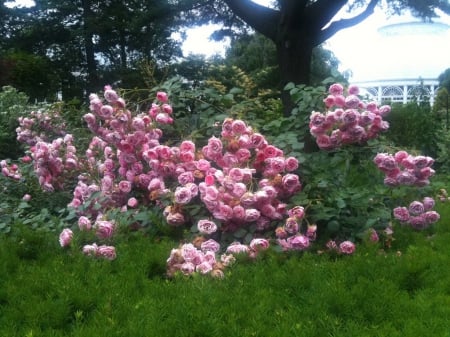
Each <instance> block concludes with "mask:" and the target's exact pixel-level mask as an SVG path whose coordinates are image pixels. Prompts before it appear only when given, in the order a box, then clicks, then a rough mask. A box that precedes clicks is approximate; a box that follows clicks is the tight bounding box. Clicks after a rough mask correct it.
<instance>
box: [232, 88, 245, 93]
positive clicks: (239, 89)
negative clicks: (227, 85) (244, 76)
mask: <svg viewBox="0 0 450 337" xmlns="http://www.w3.org/2000/svg"><path fill="white" fill-rule="evenodd" d="M243 92H244V90H243V89H241V88H236V87H235V88H231V90H230V94H242V93H243Z"/></svg>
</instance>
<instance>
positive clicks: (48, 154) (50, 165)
mask: <svg viewBox="0 0 450 337" xmlns="http://www.w3.org/2000/svg"><path fill="white" fill-rule="evenodd" d="M30 151H31V158H32V159H33V165H34V172H35V173H36V175H37V176H38V180H39V185H40V186H41V187H42V189H43V190H44V191H49V192H52V191H54V190H63V188H64V182H65V180H66V179H67V177H69V176H70V172H74V171H77V170H78V167H79V162H78V157H77V155H76V152H77V150H76V148H75V146H74V145H73V137H72V135H70V134H66V135H65V136H64V138H57V139H55V140H53V141H52V142H51V143H48V142H45V141H38V142H37V143H36V144H35V145H33V146H32V147H31V148H30Z"/></svg>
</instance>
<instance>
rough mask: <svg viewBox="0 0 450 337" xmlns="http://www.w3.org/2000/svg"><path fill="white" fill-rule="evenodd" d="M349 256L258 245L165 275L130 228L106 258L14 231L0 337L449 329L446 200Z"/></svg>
mask: <svg viewBox="0 0 450 337" xmlns="http://www.w3.org/2000/svg"><path fill="white" fill-rule="evenodd" d="M438 210H439V212H440V213H441V220H440V221H439V222H438V223H437V224H436V225H435V226H434V227H433V228H431V229H429V230H427V231H425V232H414V231H411V230H410V229H408V228H402V227H400V226H396V227H395V228H394V230H395V238H396V240H395V241H394V242H393V244H392V247H391V248H390V249H385V250H382V249H381V247H380V246H378V245H377V244H366V245H359V246H358V248H357V251H356V253H355V254H354V255H352V256H331V255H330V254H328V253H327V254H319V253H317V251H316V250H314V249H313V250H311V251H309V252H303V253H301V252H290V253H289V254H283V253H277V252H272V251H270V252H267V253H266V254H262V255H261V256H259V257H258V258H257V260H256V261H250V260H248V259H244V258H242V259H238V261H237V262H236V263H235V265H234V266H233V267H232V268H229V269H227V270H226V273H225V278H224V279H214V278H211V277H209V276H200V275H194V277H184V276H177V277H175V278H172V279H169V278H167V277H166V276H165V267H166V266H165V260H166V259H167V256H168V254H169V252H170V249H171V248H172V247H174V246H175V245H176V243H175V242H173V241H171V240H169V239H157V238H152V237H148V236H144V235H141V234H139V233H135V234H133V235H128V236H123V237H121V238H118V239H117V244H116V246H117V249H118V252H119V254H118V257H117V259H116V260H114V261H108V260H104V259H91V258H87V257H85V256H83V255H82V254H81V253H80V252H79V251H78V249H74V250H70V249H68V250H67V249H66V250H65V249H61V247H60V246H59V244H58V239H57V234H56V233H54V232H39V231H36V230H30V229H27V228H26V227H22V226H17V227H15V229H13V231H12V233H10V234H8V235H3V236H2V237H1V238H0V284H1V285H2V286H1V288H0V336H8V337H15V336H21V337H31V336H33V337H36V336H83V337H87V336H95V337H102V336H108V337H111V336H120V337H126V336H133V337H139V336H170V337H172V336H193V337H194V336H195V337H199V336H308V337H313V336H317V337H323V336H343V337H344V336H345V337H351V336H357V337H363V336H389V337H395V336H402V337H405V336H408V337H414V336H417V337H419V336H420V337H423V336H427V337H430V336H439V337H449V336H450V269H449V266H450V249H449V245H448V242H450V223H449V221H448V219H449V215H450V207H449V205H448V204H445V205H444V204H440V205H438Z"/></svg>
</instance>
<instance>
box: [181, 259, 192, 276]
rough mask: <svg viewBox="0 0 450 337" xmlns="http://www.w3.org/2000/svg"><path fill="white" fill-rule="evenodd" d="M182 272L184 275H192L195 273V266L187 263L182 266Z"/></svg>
mask: <svg viewBox="0 0 450 337" xmlns="http://www.w3.org/2000/svg"><path fill="white" fill-rule="evenodd" d="M180 271H181V272H182V273H183V274H184V275H191V274H192V273H194V271H195V265H194V264H193V263H192V262H185V263H183V264H182V265H181V267H180Z"/></svg>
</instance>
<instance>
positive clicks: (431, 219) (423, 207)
mask: <svg viewBox="0 0 450 337" xmlns="http://www.w3.org/2000/svg"><path fill="white" fill-rule="evenodd" d="M434 205H435V202H434V199H433V198H430V197H425V198H424V199H423V200H422V201H417V200H416V201H413V202H411V203H410V204H409V207H396V208H394V217H395V218H396V219H397V220H399V221H400V222H402V223H407V224H409V225H410V226H411V227H412V228H414V229H418V230H421V229H425V228H428V227H429V226H430V225H431V224H433V223H435V222H436V221H438V220H439V218H440V215H439V213H438V212H436V211H433V208H434Z"/></svg>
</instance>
